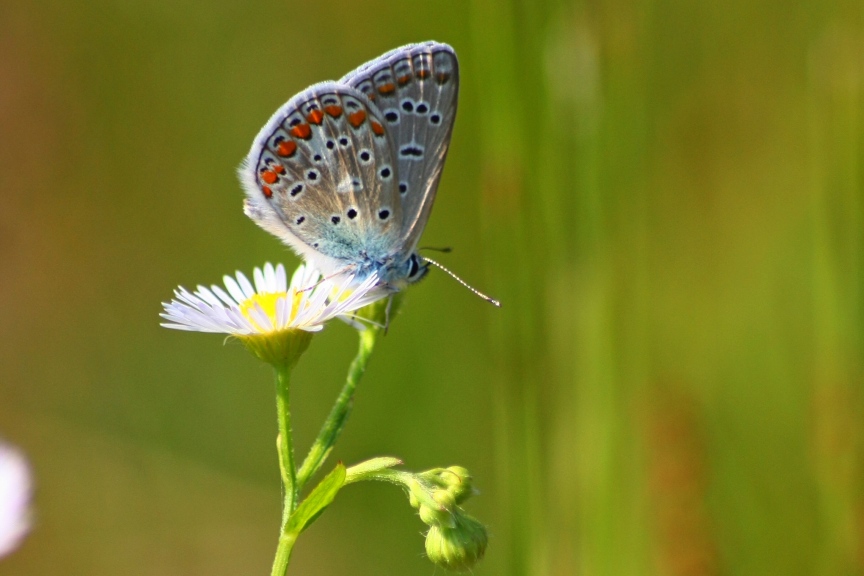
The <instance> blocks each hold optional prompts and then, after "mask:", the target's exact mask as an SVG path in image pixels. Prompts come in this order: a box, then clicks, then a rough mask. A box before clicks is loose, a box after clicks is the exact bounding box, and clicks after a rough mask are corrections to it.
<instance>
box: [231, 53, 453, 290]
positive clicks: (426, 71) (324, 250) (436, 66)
mask: <svg viewBox="0 0 864 576" xmlns="http://www.w3.org/2000/svg"><path fill="white" fill-rule="evenodd" d="M458 93H459V64H458V61H457V59H456V53H455V52H454V51H453V48H451V47H450V46H448V45H447V44H442V43H439V42H431V41H430V42H423V43H419V44H408V45H406V46H402V47H399V48H396V49H394V50H391V51H389V52H387V53H386V54H384V55H382V56H379V57H378V58H375V59H374V60H371V61H369V62H367V63H365V64H363V65H362V66H360V67H359V68H357V69H356V70H354V71H352V72H349V73H348V74H347V75H345V76H344V77H343V78H342V79H341V80H339V81H337V82H332V81H331V82H321V83H319V84H315V85H313V86H310V87H309V88H307V89H306V90H304V91H302V92H300V93H299V94H297V95H296V96H294V97H293V98H291V99H290V100H288V102H286V103H285V104H284V105H283V106H282V107H280V108H279V109H278V110H277V111H276V113H275V114H273V116H272V117H271V118H270V120H268V121H267V123H266V124H265V125H264V127H263V128H262V129H261V131H260V132H259V133H258V135H257V136H256V137H255V140H254V142H253V144H252V149H251V150H250V151H249V154H248V155H247V157H246V159H245V161H244V162H243V164H242V165H241V166H240V169H239V176H240V181H241V183H242V185H243V189H244V191H245V194H246V199H245V202H244V212H245V213H246V215H247V216H249V217H250V218H251V219H252V220H253V221H254V222H255V223H256V224H258V225H259V226H261V227H262V228H264V229H265V230H267V231H268V232H271V233H272V234H274V235H276V236H277V237H278V238H280V239H281V240H282V241H284V242H285V243H286V244H288V245H289V246H290V247H291V248H292V249H293V250H294V251H295V252H297V253H298V254H299V255H300V256H301V257H303V258H304V259H305V260H306V261H308V262H310V263H311V264H312V265H314V266H315V267H316V268H318V269H319V270H320V271H321V273H322V274H323V275H324V276H325V277H338V276H345V277H348V276H350V277H351V278H354V279H355V280H356V281H358V282H362V281H363V280H364V279H367V278H369V277H370V276H371V275H372V274H376V275H377V277H378V278H379V283H380V287H382V288H383V289H384V290H385V291H386V292H389V293H394V292H396V291H398V290H401V289H402V288H404V287H405V286H407V285H409V284H412V283H414V282H417V281H418V280H420V279H421V278H423V277H424V276H425V275H426V273H427V272H428V267H429V260H428V259H427V258H423V257H421V256H420V255H419V254H418V253H417V251H416V250H417V242H418V241H419V239H420V235H421V234H422V233H423V229H424V228H425V227H426V222H427V221H428V220H429V215H430V212H431V211H432V203H433V202H434V201H435V195H436V192H437V190H438V182H439V181H440V179H441V172H442V169H443V168H444V160H445V158H446V157H447V149H448V147H449V145H450V135H451V133H452V131H453V122H454V120H455V118H456V103H457V97H458Z"/></svg>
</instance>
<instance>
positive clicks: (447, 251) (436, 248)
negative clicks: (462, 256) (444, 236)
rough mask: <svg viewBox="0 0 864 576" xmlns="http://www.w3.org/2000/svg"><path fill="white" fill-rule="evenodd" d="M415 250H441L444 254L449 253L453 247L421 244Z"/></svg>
mask: <svg viewBox="0 0 864 576" xmlns="http://www.w3.org/2000/svg"><path fill="white" fill-rule="evenodd" d="M417 250H418V251H420V250H432V251H433V252H443V253H444V254H449V253H450V252H452V251H453V248H451V247H450V246H440V247H439V246H421V247H420V248H418V249H417Z"/></svg>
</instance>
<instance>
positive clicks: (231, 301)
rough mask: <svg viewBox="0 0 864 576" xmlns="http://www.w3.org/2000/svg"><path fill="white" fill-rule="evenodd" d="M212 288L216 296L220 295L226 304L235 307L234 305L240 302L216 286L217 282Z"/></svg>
mask: <svg viewBox="0 0 864 576" xmlns="http://www.w3.org/2000/svg"><path fill="white" fill-rule="evenodd" d="M210 290H212V291H213V293H214V294H216V296H218V297H219V299H220V300H222V302H224V303H225V305H226V306H230V307H232V308H233V307H234V306H237V305H238V304H239V302H235V301H234V299H233V298H231V296H229V295H228V294H227V293H226V292H225V291H224V290H222V288H220V287H219V286H216V285H215V284H214V285H213V286H211V287H210Z"/></svg>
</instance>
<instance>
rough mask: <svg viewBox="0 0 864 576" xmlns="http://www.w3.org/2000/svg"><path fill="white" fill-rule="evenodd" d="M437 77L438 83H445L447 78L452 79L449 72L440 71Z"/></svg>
mask: <svg viewBox="0 0 864 576" xmlns="http://www.w3.org/2000/svg"><path fill="white" fill-rule="evenodd" d="M435 78H436V79H437V80H438V83H439V84H443V83H444V82H446V81H447V80H449V79H450V74H448V73H446V72H439V73H438V74H437V75H436V76H435Z"/></svg>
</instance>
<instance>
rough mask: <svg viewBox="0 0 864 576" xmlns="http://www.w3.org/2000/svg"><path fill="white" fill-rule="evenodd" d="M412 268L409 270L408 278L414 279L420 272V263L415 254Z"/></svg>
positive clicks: (412, 259)
mask: <svg viewBox="0 0 864 576" xmlns="http://www.w3.org/2000/svg"><path fill="white" fill-rule="evenodd" d="M410 263H411V267H410V268H409V269H408V278H413V277H414V276H416V275H417V272H419V271H420V263H419V262H417V256H416V255H415V254H412V255H411V260H410Z"/></svg>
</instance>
